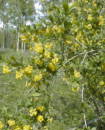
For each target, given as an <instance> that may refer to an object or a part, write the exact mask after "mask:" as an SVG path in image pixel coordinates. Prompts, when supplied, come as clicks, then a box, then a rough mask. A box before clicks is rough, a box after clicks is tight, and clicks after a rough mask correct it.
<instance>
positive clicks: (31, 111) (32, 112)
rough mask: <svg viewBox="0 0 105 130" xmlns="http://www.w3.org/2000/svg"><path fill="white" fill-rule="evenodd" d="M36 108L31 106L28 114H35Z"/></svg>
mask: <svg viewBox="0 0 105 130" xmlns="http://www.w3.org/2000/svg"><path fill="white" fill-rule="evenodd" d="M37 113H38V112H37V110H36V108H31V109H30V110H29V115H30V116H36V115H37Z"/></svg>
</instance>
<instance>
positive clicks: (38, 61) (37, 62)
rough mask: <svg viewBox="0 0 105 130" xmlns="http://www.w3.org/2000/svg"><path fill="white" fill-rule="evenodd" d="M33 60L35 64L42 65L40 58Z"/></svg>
mask: <svg viewBox="0 0 105 130" xmlns="http://www.w3.org/2000/svg"><path fill="white" fill-rule="evenodd" d="M34 62H35V64H37V65H43V61H42V60H40V59H35V60H34Z"/></svg>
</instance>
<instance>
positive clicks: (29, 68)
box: [24, 65, 33, 74]
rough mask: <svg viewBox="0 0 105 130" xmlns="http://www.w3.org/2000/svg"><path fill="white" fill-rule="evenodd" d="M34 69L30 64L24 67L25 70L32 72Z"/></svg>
mask: <svg viewBox="0 0 105 130" xmlns="http://www.w3.org/2000/svg"><path fill="white" fill-rule="evenodd" d="M32 70H33V66H31V65H28V66H27V67H26V68H25V69H24V72H26V73H28V74H30V73H32Z"/></svg>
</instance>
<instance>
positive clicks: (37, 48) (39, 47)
mask: <svg viewBox="0 0 105 130" xmlns="http://www.w3.org/2000/svg"><path fill="white" fill-rule="evenodd" d="M33 50H34V51H35V52H37V53H43V46H42V44H41V43H36V44H35V46H34V48H33Z"/></svg>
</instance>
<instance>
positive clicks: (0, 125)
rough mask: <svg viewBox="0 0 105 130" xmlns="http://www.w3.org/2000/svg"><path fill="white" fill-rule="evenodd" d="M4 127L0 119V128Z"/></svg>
mask: <svg viewBox="0 0 105 130" xmlns="http://www.w3.org/2000/svg"><path fill="white" fill-rule="evenodd" d="M3 127H4V124H3V122H2V121H0V130H1V129H2V128H3Z"/></svg>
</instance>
